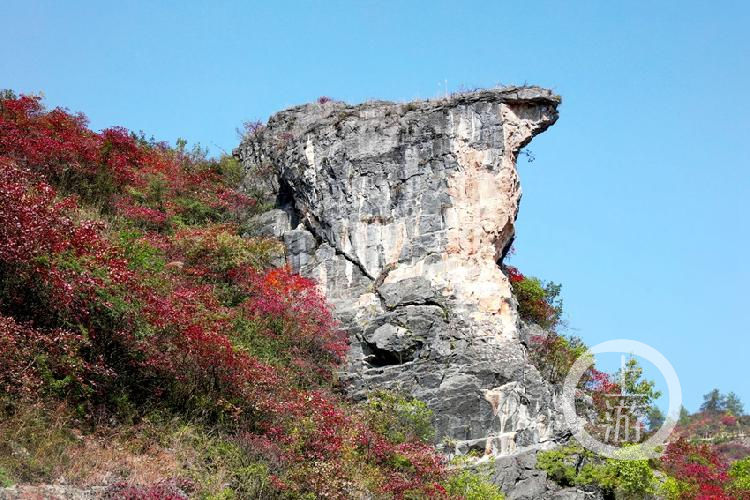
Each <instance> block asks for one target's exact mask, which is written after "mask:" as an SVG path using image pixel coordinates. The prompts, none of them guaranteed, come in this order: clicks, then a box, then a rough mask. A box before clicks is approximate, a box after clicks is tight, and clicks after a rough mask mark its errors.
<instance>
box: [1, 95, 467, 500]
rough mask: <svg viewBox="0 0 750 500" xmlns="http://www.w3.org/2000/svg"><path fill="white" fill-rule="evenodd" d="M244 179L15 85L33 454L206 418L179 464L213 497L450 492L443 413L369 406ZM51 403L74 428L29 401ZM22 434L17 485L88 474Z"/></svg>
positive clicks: (12, 241)
mask: <svg viewBox="0 0 750 500" xmlns="http://www.w3.org/2000/svg"><path fill="white" fill-rule="evenodd" d="M241 174H242V173H241V170H240V169H239V166H238V164H237V163H236V161H234V160H233V159H231V158H228V157H224V158H221V159H219V160H210V159H207V158H206V157H205V155H204V154H203V153H202V152H201V151H200V150H194V151H192V152H186V151H185V148H184V142H182V143H180V144H179V145H178V147H177V148H176V149H174V148H169V147H167V146H166V145H164V144H160V143H156V142H154V141H148V140H145V139H144V138H143V137H138V136H135V135H133V134H130V133H129V132H127V131H126V130H124V129H121V128H112V129H107V130H104V131H102V132H100V133H96V132H93V131H90V130H89V129H88V128H87V126H86V119H85V117H84V116H83V115H80V114H79V115H73V114H70V113H68V112H67V111H65V110H62V109H55V110H52V111H46V110H44V108H43V107H42V104H41V101H40V99H39V98H37V97H28V96H22V97H15V96H13V95H11V94H8V93H4V94H3V98H2V99H0V362H2V363H3V366H4V370H3V373H2V374H0V384H2V385H1V386H0V402H1V403H2V407H3V411H4V412H5V413H4V414H3V423H5V422H10V421H14V419H19V418H21V417H22V416H24V415H26V416H27V417H28V418H26V419H25V420H24V421H25V422H27V423H28V425H24V426H22V428H38V429H37V430H38V432H36V431H35V433H34V434H29V435H28V439H27V442H26V444H25V445H19V446H21V447H22V448H23V449H24V450H26V451H27V452H28V451H29V450H31V449H37V448H38V449H39V450H44V449H46V448H44V443H42V442H39V441H35V439H34V435H40V436H42V435H45V432H44V429H54V430H55V435H56V436H61V437H60V439H57V440H51V441H49V444H50V445H52V444H54V443H57V444H54V446H58V447H59V449H57V448H56V449H55V450H54V451H53V452H52V454H53V455H55V456H58V457H62V456H65V455H67V454H78V457H79V458H78V460H77V462H78V463H89V464H90V463H92V461H91V460H89V459H87V455H86V453H88V451H86V450H88V448H85V447H84V448H81V447H82V446H83V445H81V444H80V443H79V439H78V438H76V437H75V436H78V435H79V434H82V435H84V436H95V435H97V433H106V432H107V429H109V428H110V427H112V426H114V428H115V429H118V431H117V432H118V433H120V434H122V433H126V431H125V430H124V429H127V428H128V427H127V426H140V425H143V422H144V421H145V420H147V419H148V418H149V415H151V414H153V413H154V412H156V413H158V414H164V415H171V417H169V418H176V419H178V420H179V421H181V422H185V424H184V425H189V426H192V428H194V429H196V430H195V433H196V435H197V436H198V437H197V438H196V439H195V440H193V441H191V442H192V445H191V446H192V448H191V446H182V447H178V448H180V449H188V450H192V453H194V454H195V455H194V456H193V457H191V458H189V459H187V460H184V461H177V462H179V463H183V464H186V463H193V464H195V468H194V469H191V468H190V467H188V466H187V465H179V466H178V465H174V466H173V467H172V468H171V469H170V470H171V471H173V472H174V474H177V475H178V476H185V477H187V478H188V479H191V481H193V483H194V485H195V487H196V488H197V490H196V491H197V493H196V494H198V495H207V494H209V493H210V494H212V495H220V497H221V498H232V497H234V496H236V497H240V498H241V497H247V496H254V495H260V494H262V495H264V496H268V497H271V496H274V495H278V496H284V495H292V496H302V495H309V494H311V495H319V496H327V497H349V496H352V495H355V494H357V492H365V491H369V492H373V493H375V494H379V495H386V496H392V497H396V498H402V497H407V496H409V497H414V496H446V495H448V493H447V492H446V489H445V486H444V485H446V484H448V483H447V481H448V480H449V479H450V478H451V477H452V476H451V474H450V473H449V472H448V470H447V469H446V467H445V464H444V463H443V459H442V458H441V457H440V456H439V455H438V454H436V452H435V451H434V449H433V447H432V446H431V445H430V444H429V443H428V441H427V440H429V438H430V427H429V417H428V412H427V411H426V408H424V406H423V405H421V404H419V403H417V402H408V401H406V400H400V399H389V397H388V396H384V395H380V396H377V398H376V399H378V401H379V402H377V403H372V404H370V405H369V406H367V407H364V408H359V407H357V406H354V405H352V404H351V403H348V402H347V401H346V400H344V399H343V398H341V397H340V396H339V395H338V394H339V392H340V391H339V388H338V387H337V379H336V375H335V374H336V370H337V367H338V364H339V363H340V362H341V361H342V360H343V356H344V354H345V352H346V350H347V345H346V339H345V336H344V334H343V333H342V332H341V331H340V330H339V329H338V328H337V327H336V325H335V323H334V321H333V319H332V317H331V314H330V312H329V311H328V309H327V306H326V304H325V302H324V300H323V298H322V297H321V296H320V295H319V294H318V292H317V290H316V287H315V284H314V283H313V282H311V281H310V280H306V279H304V278H301V277H299V276H296V275H294V274H292V273H291V272H289V270H287V269H284V268H281V269H273V268H271V267H270V263H271V262H272V261H273V260H274V258H275V257H276V256H277V254H278V251H279V247H278V244H276V243H275V242H272V241H268V240H263V239H253V238H245V237H242V234H241V233H242V232H243V231H242V230H241V229H240V228H241V227H242V226H243V223H244V219H245V218H246V217H247V216H248V215H249V214H252V212H253V210H255V207H256V206H257V204H256V202H255V200H253V199H252V198H249V197H248V196H245V195H243V194H241V193H239V192H237V191H236V190H235V189H234V186H235V185H236V184H237V182H238V181H239V179H240V177H241ZM38 405H45V406H44V407H45V408H55V410H54V412H55V413H57V414H59V415H60V419H58V420H55V419H54V418H53V419H51V420H50V419H46V418H41V417H39V415H40V414H39V413H38V412H37V413H35V412H29V411H27V408H30V407H31V408H34V407H36V406H38ZM374 414H378V415H380V416H382V417H383V420H378V419H375V418H373V415H374ZM34 415H37V417H35V416H34ZM62 416H65V417H64V418H63V417H62ZM383 421H388V422H391V423H392V424H393V427H388V428H385V427H382V425H381V423H382V422H383ZM35 426H36V427H35ZM399 426H400V427H399ZM410 426H413V427H411V428H410ZM209 435H210V436H212V437H211V439H208V438H207V437H206V436H209ZM70 436H74V437H73V438H71V439H68V437H70ZM4 439H5V441H4V444H3V445H2V446H0V455H1V456H0V466H1V467H2V474H3V476H2V480H3V481H6V479H7V480H9V481H49V480H51V479H52V478H53V477H55V478H56V477H59V476H61V475H62V476H64V475H65V474H73V472H71V471H72V470H73V469H71V468H73V467H75V464H73V463H72V462H65V461H61V462H59V463H58V462H53V461H52V460H51V456H50V454H49V453H44V452H43V453H40V454H39V456H38V459H39V463H37V464H36V465H34V464H33V463H31V462H28V461H27V460H26V459H25V458H23V457H24V456H26V455H24V454H23V453H21V455H19V454H18V450H16V449H15V448H14V447H13V446H15V445H13V444H12V443H10V442H9V441H8V438H7V436H5V437H4ZM82 439H83V441H84V442H88V441H87V440H88V439H93V437H84V438H82ZM76 443H78V444H76ZM182 443H183V444H184V443H185V441H184V440H183V441H182ZM155 446H157V447H161V448H159V449H161V450H162V451H161V453H167V451H166V450H168V449H173V448H174V446H172V445H170V444H168V443H159V444H158V445H155ZM96 449H97V450H99V449H100V448H96ZM64 450H67V451H64ZM108 453H113V451H112V450H110V451H108ZM133 453H135V452H133ZM139 453H140V452H139ZM14 457H15V458H14ZM19 457H21V458H19ZM5 459H7V460H5ZM175 460H176V459H175ZM177 462H175V463H177ZM219 464H221V465H219ZM132 467H136V466H135V465H133V466H132ZM132 467H131V468H132ZM212 467H213V468H215V469H216V470H215V471H214V472H213V473H212V472H207V471H210V470H211V469H212ZM148 477H149V478H148V480H144V481H143V482H142V484H141V483H139V484H140V485H138V484H135V483H133V482H132V481H130V482H129V483H128V485H121V487H120V486H118V488H121V492H125V493H123V494H132V495H136V496H137V495H139V494H144V495H153V494H156V493H154V492H157V493H158V492H160V491H167V490H169V491H172V489H173V488H172V486H173V483H165V482H163V481H162V480H170V478H169V477H161V478H155V477H151V476H148ZM211 478H220V479H217V480H216V481H213V480H211ZM82 481H83V480H82ZM170 488H172V489H170ZM118 491H120V490H118ZM175 494H177V493H175Z"/></svg>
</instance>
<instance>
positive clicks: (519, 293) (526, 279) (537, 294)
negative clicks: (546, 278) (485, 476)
mask: <svg viewBox="0 0 750 500" xmlns="http://www.w3.org/2000/svg"><path fill="white" fill-rule="evenodd" d="M504 269H505V272H506V273H507V275H508V280H509V281H510V285H511V288H512V289H513V295H514V296H515V297H516V300H517V301H518V314H519V315H520V316H521V319H523V320H525V321H530V322H532V323H536V324H537V325H539V326H541V327H542V328H544V329H547V330H554V329H555V328H556V327H557V326H558V325H559V323H560V319H561V315H562V300H561V299H560V289H561V286H560V285H558V284H556V283H552V282H543V281H541V280H539V279H538V278H534V277H530V276H524V275H523V274H522V273H521V272H520V271H519V270H518V269H517V268H515V267H513V266H505V268H504Z"/></svg>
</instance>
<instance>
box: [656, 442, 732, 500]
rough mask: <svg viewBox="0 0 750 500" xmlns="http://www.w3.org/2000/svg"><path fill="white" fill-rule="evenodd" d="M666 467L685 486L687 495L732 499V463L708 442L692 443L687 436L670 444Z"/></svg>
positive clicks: (689, 496)
mask: <svg viewBox="0 0 750 500" xmlns="http://www.w3.org/2000/svg"><path fill="white" fill-rule="evenodd" d="M661 466H662V469H663V470H664V471H665V472H667V473H668V474H669V475H670V476H671V477H673V478H675V479H676V480H677V481H679V482H681V483H683V484H684V485H685V487H684V490H685V493H684V497H685V498H691V499H692V498H695V499H719V500H721V499H731V498H732V496H731V495H729V494H728V493H727V492H726V491H725V488H726V486H727V485H728V481H729V476H728V474H727V470H728V466H727V464H726V463H724V461H722V460H721V458H719V456H718V455H717V453H716V452H715V450H714V449H713V448H712V447H711V446H709V445H707V444H692V443H689V442H688V441H686V440H684V439H682V438H681V439H679V440H677V441H675V442H672V443H670V444H669V445H668V446H667V449H666V451H665V453H664V455H662V457H661Z"/></svg>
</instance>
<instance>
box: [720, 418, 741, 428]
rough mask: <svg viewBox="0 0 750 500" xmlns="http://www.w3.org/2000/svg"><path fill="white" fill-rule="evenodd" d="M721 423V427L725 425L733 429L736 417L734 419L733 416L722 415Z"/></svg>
mask: <svg viewBox="0 0 750 500" xmlns="http://www.w3.org/2000/svg"><path fill="white" fill-rule="evenodd" d="M721 423H722V425H726V426H727V427H733V426H735V425H737V417H735V416H734V415H722V417H721Z"/></svg>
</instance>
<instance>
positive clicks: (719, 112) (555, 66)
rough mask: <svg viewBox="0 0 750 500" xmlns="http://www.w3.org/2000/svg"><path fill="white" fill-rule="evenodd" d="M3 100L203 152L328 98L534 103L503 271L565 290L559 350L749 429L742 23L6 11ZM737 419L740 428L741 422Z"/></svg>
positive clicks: (221, 6) (540, 7)
mask: <svg viewBox="0 0 750 500" xmlns="http://www.w3.org/2000/svg"><path fill="white" fill-rule="evenodd" d="M2 13H3V20H4V22H3V29H2V30H1V31H0V87H4V88H12V89H15V90H16V91H20V92H37V91H43V92H44V94H45V96H46V98H47V103H48V105H50V106H58V105H60V106H66V107H68V108H70V109H72V110H76V111H78V110H80V111H83V112H85V113H86V114H87V115H88V116H89V118H90V119H91V125H92V127H93V128H95V129H100V128H103V127H106V126H110V125H123V126H126V127H128V128H131V129H134V130H143V131H145V132H146V133H147V135H154V136H155V137H157V138H159V139H164V140H168V141H174V140H175V139H176V138H178V137H183V138H185V139H187V140H188V141H190V142H200V143H201V144H203V145H205V146H209V147H211V149H212V151H214V152H218V151H220V150H226V151H230V150H231V149H232V148H233V147H235V146H236V144H237V136H236V133H235V128H236V127H238V126H240V124H241V123H242V122H243V121H245V120H255V119H261V120H265V119H266V118H267V117H268V116H269V115H270V114H272V113H273V112H274V111H277V110H280V109H283V108H285V107H288V106H291V105H294V104H299V103H303V102H306V101H310V100H313V99H316V98H317V97H319V96H321V95H327V96H331V97H334V98H336V99H343V100H346V101H349V102H359V101H362V100H366V99H369V98H381V99H392V100H408V99H411V98H416V97H422V98H425V97H434V96H436V95H438V94H441V93H443V92H444V91H445V82H446V81H447V87H448V89H449V90H451V91H453V90H458V89H460V88H471V87H482V86H493V85H496V84H498V83H503V84H510V83H533V84H538V85H542V86H546V87H550V88H552V89H554V90H555V91H557V92H558V93H560V94H561V95H562V96H563V99H564V102H563V105H562V107H561V109H560V114H561V116H560V120H559V121H558V123H557V124H556V125H555V126H554V127H553V128H551V129H550V130H549V131H548V132H547V133H545V134H544V135H542V136H539V137H538V138H536V139H535V140H534V142H533V143H532V144H531V150H532V151H533V152H534V155H535V156H536V161H535V162H534V163H532V164H524V162H523V161H522V162H521V163H522V164H521V165H520V169H521V178H522V183H523V189H524V197H523V202H522V206H521V213H520V216H519V219H518V224H517V227H518V239H517V243H516V250H517V254H516V256H515V257H514V258H513V263H514V264H516V265H518V266H519V267H520V268H521V269H522V270H523V271H524V272H526V273H529V274H535V275H538V276H540V277H542V278H546V279H551V280H554V281H557V282H562V283H563V295H564V300H565V308H566V311H567V319H568V321H569V323H570V325H571V333H574V334H577V335H579V336H581V337H583V338H584V339H585V340H586V341H587V342H588V343H589V344H594V343H597V342H601V341H604V340H610V339H615V338H630V339H635V340H640V341H643V342H646V343H648V344H650V345H652V346H653V347H655V348H656V349H658V350H659V351H661V352H662V353H663V354H664V355H665V356H666V357H667V358H668V359H669V360H670V361H671V362H672V364H673V365H674V366H675V369H676V370H677V373H678V375H679V377H680V380H681V383H682V387H683V393H684V394H685V402H686V406H687V407H688V408H690V409H695V408H696V407H697V406H698V404H699V403H700V400H701V395H702V394H704V393H706V392H708V391H709V390H710V389H711V388H713V387H714V386H716V387H719V388H721V389H722V390H724V391H730V390H731V391H735V392H737V393H738V394H740V396H742V398H743V400H744V401H745V402H746V406H748V407H750V376H748V374H749V373H750V369H749V368H748V364H750V335H749V333H750V332H749V331H748V330H749V327H748V311H749V310H750V304H748V295H749V294H748V284H749V283H750V266H748V260H747V257H746V255H747V253H748V252H747V248H748V247H750V230H749V229H750V224H749V223H748V208H750V207H749V205H750V201H748V195H749V194H750V171H749V169H748V167H749V166H750V165H748V163H750V162H749V160H750V139H749V138H748V135H749V134H748V132H750V127H749V126H748V117H750V99H748V97H747V95H748V94H747V92H748V89H750V37H748V35H747V26H748V24H749V23H750V4H748V3H747V2H742V1H735V2H732V1H725V2H694V1H679V2H678V1H664V2H653V1H649V2H645V1H644V2H639V1H631V2H598V1H589V2H585V1H581V2H575V1H568V2H559V1H558V2H553V1H550V2H532V1H529V2H518V1H514V2H510V1H498V2H489V1H488V2H472V1H462V2H458V1H455V2H445V1H437V0H433V1H431V2H429V3H428V2H424V3H420V2H396V1H394V2H368V1H351V2H312V1H309V2H308V1H298V2H291V1H285V2H284V1H273V2H272V1H264V2H249V1H237V2H228V1H213V2H197V1H192V2H191V1H185V0H182V1H179V2H178V1H174V2H167V1H161V2H145V1H143V2H137V1H131V2H93V1H92V2H80V1H73V0H70V1H66V2H38V1H32V0H21V1H16V0H10V1H8V0H6V1H5V2H3V7H2ZM748 409H750V408H748Z"/></svg>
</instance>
